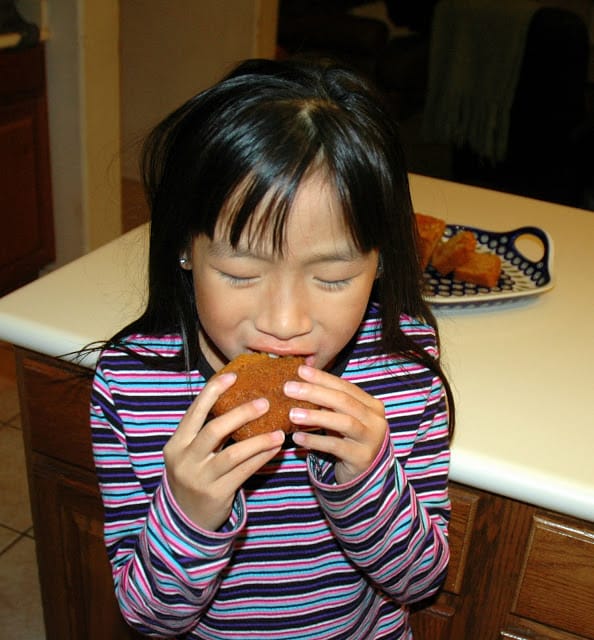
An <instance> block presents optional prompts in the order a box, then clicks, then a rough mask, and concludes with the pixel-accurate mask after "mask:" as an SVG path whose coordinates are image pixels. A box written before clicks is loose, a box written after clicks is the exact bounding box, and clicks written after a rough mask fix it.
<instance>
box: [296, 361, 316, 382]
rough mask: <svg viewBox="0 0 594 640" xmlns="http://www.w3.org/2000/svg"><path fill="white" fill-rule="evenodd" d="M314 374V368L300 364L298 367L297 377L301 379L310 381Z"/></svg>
mask: <svg viewBox="0 0 594 640" xmlns="http://www.w3.org/2000/svg"><path fill="white" fill-rule="evenodd" d="M314 372H315V369H314V367H308V366H307V365H306V364H302V365H300V366H299V375H300V376H301V377H302V378H305V379H310V378H311V377H312V376H313V374H314Z"/></svg>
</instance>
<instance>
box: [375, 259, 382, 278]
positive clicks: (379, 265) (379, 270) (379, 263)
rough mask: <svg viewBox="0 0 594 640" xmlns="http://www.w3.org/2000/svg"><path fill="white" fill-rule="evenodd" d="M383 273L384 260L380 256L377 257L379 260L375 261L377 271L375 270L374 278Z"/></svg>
mask: <svg viewBox="0 0 594 640" xmlns="http://www.w3.org/2000/svg"><path fill="white" fill-rule="evenodd" d="M383 273H384V261H383V260H382V257H381V256H380V257H379V260H378V262H377V271H376V272H375V278H376V280H377V279H378V278H380V277H381V276H382V274H383Z"/></svg>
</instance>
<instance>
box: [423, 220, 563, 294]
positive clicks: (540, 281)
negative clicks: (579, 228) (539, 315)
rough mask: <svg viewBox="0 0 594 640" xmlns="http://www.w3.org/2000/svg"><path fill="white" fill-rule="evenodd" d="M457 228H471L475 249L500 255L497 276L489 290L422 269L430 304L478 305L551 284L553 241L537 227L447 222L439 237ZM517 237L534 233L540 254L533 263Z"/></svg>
mask: <svg viewBox="0 0 594 640" xmlns="http://www.w3.org/2000/svg"><path fill="white" fill-rule="evenodd" d="M458 231H471V232H472V233H473V234H474V235H475V237H476V240H477V245H476V251H477V252H479V253H480V252H483V253H495V254H497V255H498V256H499V257H500V258H501V277H500V278H499V282H498V283H497V286H495V287H493V288H491V289H489V288H487V287H481V286H478V285H476V284H471V283H469V282H462V281H461V280H456V279H454V277H453V274H452V275H447V276H442V275H440V274H439V273H438V272H437V271H436V270H435V269H433V267H431V266H429V267H428V268H427V270H426V271H425V274H424V277H425V289H424V295H425V298H426V300H427V301H428V302H430V303H431V304H434V305H444V304H449V305H454V304H456V305H460V304H464V305H466V304H480V303H489V302H496V301H500V300H507V299H512V298H519V297H525V296H531V295H536V294H539V293H544V292H545V291H548V290H549V289H551V288H552V287H553V275H552V262H553V242H552V239H551V237H550V236H549V234H548V233H547V232H546V231H544V230H543V229H539V228H538V227H520V228H519V229H514V230H513V231H507V232H495V231H485V230H484V229H477V228H475V227H467V226H464V225H459V224H453V225H447V227H446V229H445V232H444V235H443V240H447V239H448V238H450V237H451V236H453V235H455V234H456V233H458ZM521 236H534V237H536V239H537V240H538V241H540V243H541V244H542V250H543V255H542V257H541V258H540V259H539V260H538V261H537V262H533V261H532V260H530V259H529V258H527V257H526V256H524V255H523V254H522V253H520V251H519V250H518V248H517V247H516V241H517V240H518V238H520V237H521Z"/></svg>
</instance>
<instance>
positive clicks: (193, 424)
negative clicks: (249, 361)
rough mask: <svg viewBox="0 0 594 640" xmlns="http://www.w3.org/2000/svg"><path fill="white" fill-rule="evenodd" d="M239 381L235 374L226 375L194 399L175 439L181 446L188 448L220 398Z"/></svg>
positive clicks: (207, 386) (214, 379) (214, 380)
mask: <svg viewBox="0 0 594 640" xmlns="http://www.w3.org/2000/svg"><path fill="white" fill-rule="evenodd" d="M235 380H237V376H236V374H234V373H224V374H222V375H220V376H217V377H216V378H213V379H212V380H210V381H209V382H208V383H207V384H206V385H205V386H204V388H203V389H202V391H201V392H200V393H199V394H198V395H197V396H196V398H194V400H193V402H192V404H191V405H190V406H189V407H188V410H187V411H186V413H185V415H184V417H183V418H182V420H181V422H180V423H179V426H178V427H177V429H176V431H175V433H174V435H173V437H174V438H175V439H176V440H177V441H178V443H179V444H180V445H181V446H187V445H188V444H189V443H190V442H191V441H192V440H193V439H194V438H195V437H196V434H197V433H198V431H200V429H201V428H202V426H203V424H204V422H205V421H206V419H207V417H208V414H209V413H210V410H211V409H212V406H213V405H214V403H215V402H216V401H217V400H218V398H219V396H220V395H221V394H223V393H224V392H225V391H227V389H229V388H230V387H231V386H233V384H234V383H235Z"/></svg>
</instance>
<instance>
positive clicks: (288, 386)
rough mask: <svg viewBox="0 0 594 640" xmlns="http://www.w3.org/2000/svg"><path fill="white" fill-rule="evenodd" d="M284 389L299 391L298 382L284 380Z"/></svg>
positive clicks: (293, 391)
mask: <svg viewBox="0 0 594 640" xmlns="http://www.w3.org/2000/svg"><path fill="white" fill-rule="evenodd" d="M285 391H286V392H287V393H299V383H298V382H292V381H290V382H285Z"/></svg>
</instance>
